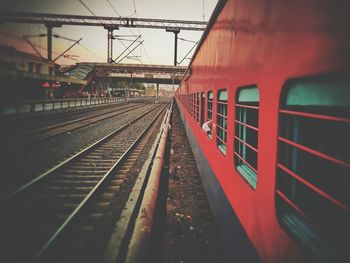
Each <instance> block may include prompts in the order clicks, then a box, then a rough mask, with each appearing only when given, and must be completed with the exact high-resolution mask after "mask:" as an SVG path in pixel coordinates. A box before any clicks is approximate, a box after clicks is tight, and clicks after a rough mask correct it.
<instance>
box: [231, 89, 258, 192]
mask: <svg viewBox="0 0 350 263" xmlns="http://www.w3.org/2000/svg"><path fill="white" fill-rule="evenodd" d="M258 124H259V90H258V87H257V86H255V85H254V86H249V87H244V88H240V89H239V90H238V92H237V96H236V118H235V136H234V139H235V140H234V141H235V150H234V163H235V167H236V169H237V171H238V172H239V173H240V174H241V175H242V177H243V178H244V179H245V181H247V182H248V184H249V185H250V186H251V187H253V189H256V184H257V167H258Z"/></svg>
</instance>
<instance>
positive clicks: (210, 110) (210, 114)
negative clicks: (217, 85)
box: [207, 91, 214, 139]
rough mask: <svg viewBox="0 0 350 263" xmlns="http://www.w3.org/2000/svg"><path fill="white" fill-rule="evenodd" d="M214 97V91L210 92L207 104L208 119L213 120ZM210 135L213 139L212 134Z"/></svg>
mask: <svg viewBox="0 0 350 263" xmlns="http://www.w3.org/2000/svg"><path fill="white" fill-rule="evenodd" d="M213 99H214V95H213V92H212V91H209V92H208V102H207V103H208V105H207V121H210V120H213ZM208 137H209V138H210V139H211V138H212V134H211V133H209V134H208Z"/></svg>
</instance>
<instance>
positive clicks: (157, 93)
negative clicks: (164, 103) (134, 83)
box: [156, 83, 159, 102]
mask: <svg viewBox="0 0 350 263" xmlns="http://www.w3.org/2000/svg"><path fill="white" fill-rule="evenodd" d="M158 99H159V83H157V89H156V102H158Z"/></svg>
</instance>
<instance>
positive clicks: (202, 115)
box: [200, 92, 205, 127]
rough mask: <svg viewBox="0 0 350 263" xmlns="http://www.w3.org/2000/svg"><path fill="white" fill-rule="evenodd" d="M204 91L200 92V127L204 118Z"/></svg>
mask: <svg viewBox="0 0 350 263" xmlns="http://www.w3.org/2000/svg"><path fill="white" fill-rule="evenodd" d="M204 113H205V93H204V92H202V94H201V116H200V125H201V127H202V125H203V123H204V120H205V114H204Z"/></svg>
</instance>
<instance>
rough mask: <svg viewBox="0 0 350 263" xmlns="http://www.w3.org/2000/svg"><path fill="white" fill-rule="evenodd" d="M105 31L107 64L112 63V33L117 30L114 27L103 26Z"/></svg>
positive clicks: (116, 27)
mask: <svg viewBox="0 0 350 263" xmlns="http://www.w3.org/2000/svg"><path fill="white" fill-rule="evenodd" d="M104 28H105V29H106V30H107V63H113V40H114V39H115V38H114V36H113V31H114V30H116V29H119V27H118V26H116V25H111V26H104Z"/></svg>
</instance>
